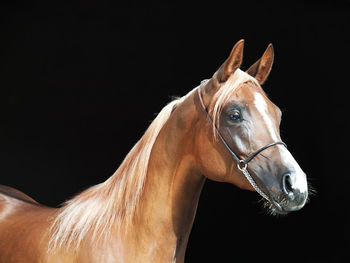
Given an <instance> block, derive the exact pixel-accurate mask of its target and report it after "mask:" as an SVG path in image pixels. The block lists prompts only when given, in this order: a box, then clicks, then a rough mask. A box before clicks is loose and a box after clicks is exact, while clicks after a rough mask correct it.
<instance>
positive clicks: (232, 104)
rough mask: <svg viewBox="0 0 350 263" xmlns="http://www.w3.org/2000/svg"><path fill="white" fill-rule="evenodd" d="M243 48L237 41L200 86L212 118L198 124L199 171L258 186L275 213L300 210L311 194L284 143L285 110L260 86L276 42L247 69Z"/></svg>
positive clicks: (250, 187)
mask: <svg viewBox="0 0 350 263" xmlns="http://www.w3.org/2000/svg"><path fill="white" fill-rule="evenodd" d="M243 46H244V41H243V40H241V41H239V42H238V43H237V44H236V45H235V46H234V47H233V49H232V51H231V53H230V55H229V57H228V58H227V60H226V61H225V62H224V63H223V64H222V66H221V67H220V68H219V69H218V70H217V71H216V72H215V73H214V75H213V76H212V78H211V79H209V80H208V81H206V82H204V83H202V84H201V86H200V87H199V93H198V95H199V100H200V101H201V104H202V106H203V108H204V111H205V112H206V113H207V117H208V118H209V120H210V121H208V118H205V117H203V118H201V123H200V125H199V126H198V127H199V129H198V131H197V132H198V136H197V137H198V144H197V145H198V151H199V154H198V163H199V166H200V170H201V172H202V173H203V174H204V175H205V176H206V177H208V178H209V179H212V180H215V181H222V182H229V183H233V184H235V185H237V186H238V187H240V188H242V189H248V190H257V191H258V192H259V193H260V194H261V195H262V196H263V197H265V199H267V204H268V206H267V207H269V208H270V209H271V210H272V211H273V212H276V213H280V214H285V213H288V212H290V211H296V210H299V209H301V208H302V207H303V206H304V205H305V203H306V201H307V198H308V185H307V180H306V175H305V173H304V172H303V171H302V169H301V168H300V166H299V165H298V163H297V162H296V160H295V159H294V157H293V156H292V154H291V153H290V152H289V150H288V149H287V147H286V145H285V144H284V143H282V142H281V137H280V129H279V126H280V122H281V116H282V113H281V110H280V109H279V108H278V107H277V106H276V105H275V104H274V103H273V102H272V101H271V100H269V98H268V96H267V95H266V93H265V92H264V90H263V89H262V87H261V85H262V84H263V83H264V82H265V81H266V79H267V77H268V75H269V73H270V70H271V67H272V64H273V59H274V51H273V46H272V45H271V44H270V45H269V46H268V47H267V49H266V51H265V52H264V54H263V55H262V57H261V58H260V59H259V60H258V61H256V62H255V63H254V64H253V65H252V66H251V67H250V68H249V69H248V70H247V71H245V72H244V71H242V70H240V68H239V67H240V65H241V63H242V58H243ZM202 110H203V109H200V111H202ZM200 114H202V115H203V116H205V114H203V113H200ZM213 138H216V139H213ZM233 157H234V158H233ZM247 174H248V175H247ZM245 175H247V176H245ZM249 176H251V178H252V179H251V181H249V180H247V178H248V179H249Z"/></svg>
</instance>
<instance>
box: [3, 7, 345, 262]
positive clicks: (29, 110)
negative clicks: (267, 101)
mask: <svg viewBox="0 0 350 263" xmlns="http://www.w3.org/2000/svg"><path fill="white" fill-rule="evenodd" d="M204 2H206V3H200V4H191V5H190V4H189V3H183V4H180V3H179V2H176V1H174V2H170V3H168V2H164V1H151V2H142V3H138V2H127V3H126V2H125V3H118V2H117V1H111V2H107V1H77V2H72V1H56V2H53V1H41V2H32V1H26V2H25V3H21V2H15V1H12V2H11V5H6V6H4V5H2V6H1V11H0V12H1V27H0V30H1V35H0V39H1V45H2V48H1V50H0V64H1V71H0V72H1V79H0V117H1V122H0V183H1V184H5V185H9V186H12V187H15V188H18V189H20V190H22V191H24V192H25V193H27V194H29V195H30V196H32V197H33V198H34V199H36V200H37V201H39V202H41V203H43V204H46V205H51V206H58V205H59V204H60V203H62V202H63V201H65V200H67V199H68V198H70V197H71V196H72V195H74V194H75V193H77V192H79V191H82V190H83V189H85V188H87V187H88V186H91V185H94V184H97V183H99V182H102V181H104V180H105V179H107V178H108V177H109V176H110V175H111V174H112V173H113V172H114V171H115V170H116V168H117V167H118V165H119V164H120V163H121V161H122V160H123V157H124V156H125V155H126V154H127V153H128V151H129V150H130V149H131V147H132V146H133V145H134V144H135V143H136V141H137V140H138V139H139V138H140V137H141V136H142V134H143V132H144V131H145V129H146V128H147V127H148V125H149V124H150V121H151V120H152V119H153V118H154V116H155V115H154V114H155V113H157V112H159V111H160V110H161V108H162V107H163V106H164V105H165V104H166V103H167V102H168V101H169V100H171V96H172V95H175V96H176V95H179V96H182V95H185V94H186V93H187V92H188V91H190V90H191V89H192V88H194V87H195V86H197V85H198V84H199V82H200V81H201V80H202V79H204V78H208V77H211V75H212V74H213V73H214V72H215V70H216V69H217V68H218V67H219V66H220V65H221V63H222V62H223V61H224V60H225V59H226V57H227V55H228V54H229V52H230V50H231V48H232V46H233V45H234V44H235V43H236V41H238V40H239V39H241V38H244V39H245V40H246V44H245V55H244V63H243V66H242V68H243V69H246V68H247V67H249V66H250V65H251V64H252V63H253V62H255V60H257V59H258V58H259V57H260V56H261V55H262V53H263V51H264V50H265V48H266V46H267V45H268V44H269V43H270V42H272V43H273V44H274V48H275V54H276V57H275V63H274V67H273V70H272V73H271V75H270V78H269V79H268V81H267V82H266V84H265V85H264V88H265V90H266V92H267V93H268V94H269V96H270V98H271V99H272V101H274V102H275V103H276V104H277V105H279V106H280V108H281V109H282V110H283V122H282V127H281V130H282V132H281V134H282V138H283V140H284V141H285V142H286V143H287V144H288V147H289V149H290V151H291V152H292V153H293V155H294V156H295V158H296V159H297V161H298V162H299V164H300V165H301V167H302V168H303V169H304V171H305V172H306V173H307V174H308V177H309V181H310V182H311V184H312V185H313V186H314V187H315V188H316V190H317V195H316V196H314V197H312V198H311V202H310V203H309V204H308V205H306V207H305V208H304V209H302V210H301V211H299V212H296V213H293V214H290V215H288V216H287V217H278V218H276V217H271V216H268V215H266V213H265V212H264V211H263V210H262V208H261V206H260V205H259V204H258V202H257V201H258V199H259V198H258V196H257V194H256V193H251V192H248V191H242V190H240V189H238V188H236V187H234V186H232V185H229V184H223V183H216V182H212V181H207V183H206V185H205V187H204V189H203V192H202V195H201V200H200V203H199V207H198V212H197V216H196V220H195V223H194V226H193V230H192V234H191V237H190V240H189V244H188V248H187V256H186V262H200V261H201V262H253V261H256V260H263V261H264V262H295V261H298V262H346V261H347V260H346V258H347V254H348V251H349V249H350V240H349V238H350V224H349V203H348V200H349V198H348V195H349V190H348V188H349V183H350V180H349V174H348V163H349V158H348V154H347V150H348V149H349V147H348V139H347V137H348V132H347V130H348V128H347V127H348V123H347V122H348V113H349V110H348V104H349V99H348V98H349V91H350V89H349V46H350V45H349V44H350V40H349V37H348V35H349V29H350V21H349V20H350V15H349V14H350V1H325V2H322V1H308V2H302V1H276V2H272V1H268V2H266V1H255V2H254V1H249V2H248V1H239V2H236V1H229V2H219V1H209V2H208V1H204Z"/></svg>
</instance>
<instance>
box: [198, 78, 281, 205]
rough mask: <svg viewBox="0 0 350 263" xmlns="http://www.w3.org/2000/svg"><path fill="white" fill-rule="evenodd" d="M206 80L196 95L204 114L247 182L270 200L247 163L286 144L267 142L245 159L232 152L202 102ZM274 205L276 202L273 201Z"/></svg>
mask: <svg viewBox="0 0 350 263" xmlns="http://www.w3.org/2000/svg"><path fill="white" fill-rule="evenodd" d="M206 81H207V80H203V81H202V82H201V84H200V85H199V87H198V89H197V92H198V97H199V101H200V103H201V105H202V108H203V110H204V112H205V114H206V115H207V118H208V120H209V122H210V124H211V125H212V126H213V127H214V130H215V133H216V134H217V136H218V137H219V138H220V140H221V142H222V143H223V145H224V146H225V148H226V149H227V150H228V152H229V153H230V154H231V156H232V157H233V159H235V160H236V162H237V167H238V169H239V170H240V171H241V172H242V173H243V174H244V176H245V177H246V178H247V180H248V181H249V183H250V184H251V185H252V186H253V188H254V189H255V190H256V191H257V192H258V193H259V194H260V195H261V196H262V197H263V198H265V199H266V200H267V201H270V202H271V200H270V198H269V197H268V196H267V195H266V194H265V193H264V192H263V191H262V190H261V189H260V188H259V186H258V185H257V183H256V182H255V180H254V179H253V177H252V176H251V175H250V174H249V172H248V170H247V166H248V163H249V162H250V161H251V160H253V159H254V157H256V156H257V155H258V154H259V153H261V152H262V151H264V150H266V149H267V148H270V147H272V146H275V145H278V144H281V145H284V146H285V147H287V145H286V144H285V143H284V142H282V141H276V142H272V143H269V144H267V145H265V146H263V147H261V148H259V149H258V150H256V151H255V152H253V153H252V154H250V155H249V156H248V157H247V158H245V159H241V158H240V157H239V156H238V155H237V154H235V153H234V151H232V149H231V148H230V146H229V145H228V144H227V142H226V141H225V139H224V137H222V135H221V133H220V131H219V130H218V129H217V128H216V126H215V125H214V122H213V120H212V118H211V117H210V115H209V112H208V110H207V107H206V106H205V105H204V102H203V98H202V95H201V88H202V85H203V83H205V82H206ZM273 203H274V204H275V205H276V202H273Z"/></svg>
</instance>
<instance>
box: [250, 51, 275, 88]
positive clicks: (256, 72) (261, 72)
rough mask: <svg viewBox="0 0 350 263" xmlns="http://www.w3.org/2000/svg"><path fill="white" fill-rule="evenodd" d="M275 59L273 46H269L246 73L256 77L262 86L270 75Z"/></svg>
mask: <svg viewBox="0 0 350 263" xmlns="http://www.w3.org/2000/svg"><path fill="white" fill-rule="evenodd" d="M273 58H274V51H273V46H272V44H269V45H268V47H267V49H266V50H265V52H264V54H263V55H262V57H261V58H260V59H259V60H258V61H256V62H255V63H254V64H253V65H251V67H250V68H249V69H248V70H247V71H246V73H248V74H249V75H251V76H252V77H254V78H255V79H256V80H257V81H258V82H259V83H260V84H261V85H262V84H264V82H265V81H266V79H267V77H268V76H269V74H270V71H271V68H272V64H273Z"/></svg>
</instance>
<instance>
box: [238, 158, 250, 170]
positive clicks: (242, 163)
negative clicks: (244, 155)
mask: <svg viewBox="0 0 350 263" xmlns="http://www.w3.org/2000/svg"><path fill="white" fill-rule="evenodd" d="M247 165H248V164H247V163H246V162H245V161H244V160H239V162H238V163H237V167H238V169H239V170H240V171H242V172H243V171H244V170H247Z"/></svg>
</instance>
